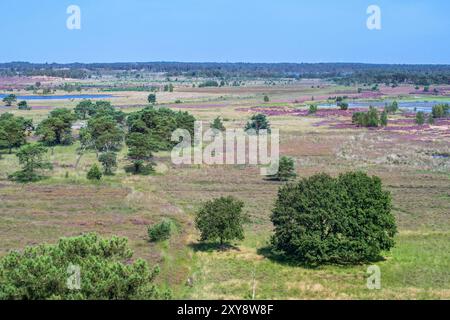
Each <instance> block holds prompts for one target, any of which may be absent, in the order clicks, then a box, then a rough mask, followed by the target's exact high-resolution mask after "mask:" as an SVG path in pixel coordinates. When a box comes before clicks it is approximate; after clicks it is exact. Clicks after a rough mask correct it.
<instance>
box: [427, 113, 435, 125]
mask: <svg viewBox="0 0 450 320" xmlns="http://www.w3.org/2000/svg"><path fill="white" fill-rule="evenodd" d="M428 124H434V118H433V115H432V114H431V113H430V114H429V115H428Z"/></svg>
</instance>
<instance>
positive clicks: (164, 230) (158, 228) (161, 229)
mask: <svg viewBox="0 0 450 320" xmlns="http://www.w3.org/2000/svg"><path fill="white" fill-rule="evenodd" d="M147 233H148V238H149V240H150V241H151V242H159V241H164V240H167V239H169V238H170V234H171V233H172V222H170V221H169V220H164V221H162V222H160V223H158V224H155V225H153V226H150V227H148V230H147Z"/></svg>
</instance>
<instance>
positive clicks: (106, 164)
mask: <svg viewBox="0 0 450 320" xmlns="http://www.w3.org/2000/svg"><path fill="white" fill-rule="evenodd" d="M98 161H100V163H101V164H102V166H103V172H104V174H105V175H113V174H114V171H115V169H116V168H117V154H116V153H115V152H112V151H109V152H104V153H102V154H101V155H100V157H98Z"/></svg>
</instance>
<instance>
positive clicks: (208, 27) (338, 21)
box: [0, 0, 450, 64]
mask: <svg viewBox="0 0 450 320" xmlns="http://www.w3.org/2000/svg"><path fill="white" fill-rule="evenodd" d="M71 4H75V5H78V6H79V7H80V8H81V30H68V29H67V28H66V20H67V18H68V16H69V15H68V14H67V13H66V9H67V7H68V6H69V5H71ZM371 4H376V5H378V6H379V7H380V8H381V14H382V16H381V17H382V29H381V30H379V31H378V30H377V31H375V30H372V31H371V30H368V29H367V27H366V20H367V18H368V15H367V14H366V10H367V7H368V6H369V5H371ZM0 11H1V12H2V18H1V19H0V30H1V38H2V41H1V42H0V43H1V44H0V62H8V61H30V62H61V63H64V62H117V61H123V62H128V61H199V62H201V61H218V62H227V61H228V62H368V63H445V64H450V22H449V21H450V1H448V0H371V1H366V0H340V1H336V0H314V1H306V0H305V1H304V0H276V1H275V0H268V1H266V0H70V1H66V0H39V1H35V0H29V1H25V0H2V1H1V2H0Z"/></svg>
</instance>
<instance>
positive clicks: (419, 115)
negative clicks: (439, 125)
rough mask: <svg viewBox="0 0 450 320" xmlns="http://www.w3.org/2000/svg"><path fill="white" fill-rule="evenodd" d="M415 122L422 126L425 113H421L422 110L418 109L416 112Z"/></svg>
mask: <svg viewBox="0 0 450 320" xmlns="http://www.w3.org/2000/svg"><path fill="white" fill-rule="evenodd" d="M416 123H417V124H418V125H419V126H422V125H424V124H425V113H423V112H422V111H419V112H417V113H416Z"/></svg>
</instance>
